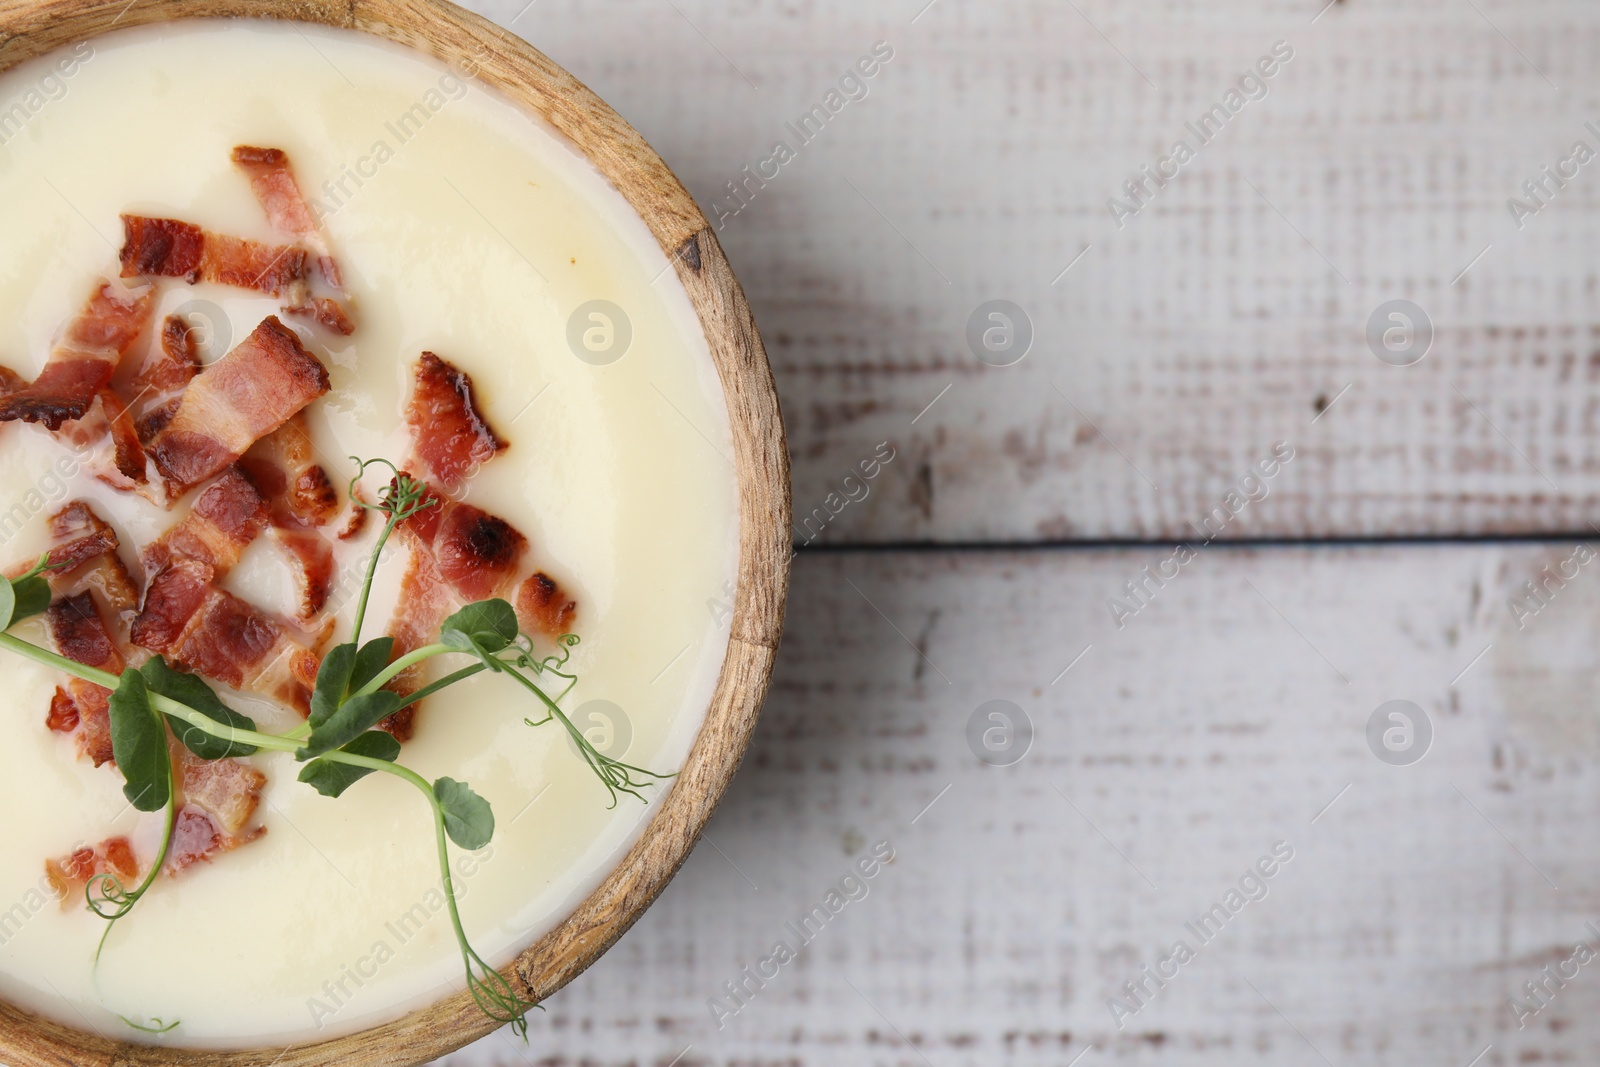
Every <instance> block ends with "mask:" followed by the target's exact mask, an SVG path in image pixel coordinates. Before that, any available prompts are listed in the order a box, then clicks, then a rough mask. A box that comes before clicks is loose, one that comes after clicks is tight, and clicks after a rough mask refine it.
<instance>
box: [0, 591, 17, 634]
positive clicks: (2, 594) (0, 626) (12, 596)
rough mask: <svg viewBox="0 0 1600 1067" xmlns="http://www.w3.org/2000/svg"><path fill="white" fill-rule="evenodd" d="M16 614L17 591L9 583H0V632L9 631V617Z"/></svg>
mask: <svg viewBox="0 0 1600 1067" xmlns="http://www.w3.org/2000/svg"><path fill="white" fill-rule="evenodd" d="M16 612H17V591H16V590H15V589H13V588H12V587H11V583H10V582H9V581H0V630H9V629H11V621H12V619H11V617H12V616H13V615H15V614H16Z"/></svg>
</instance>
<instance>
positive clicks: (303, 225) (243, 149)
mask: <svg viewBox="0 0 1600 1067" xmlns="http://www.w3.org/2000/svg"><path fill="white" fill-rule="evenodd" d="M233 162H234V164H235V165H237V166H238V167H239V168H240V169H242V170H243V171H244V172H245V174H246V175H247V176H248V177H249V179H250V190H251V192H253V193H255V194H256V199H257V200H259V201H260V202H261V207H262V210H264V211H265V212H266V213H267V221H268V222H270V223H272V227H273V229H275V230H277V231H278V232H280V233H284V234H287V235H289V236H290V237H295V238H298V239H299V240H300V241H301V242H302V243H303V244H305V246H306V247H307V248H310V249H311V250H312V251H313V252H315V253H316V255H317V267H318V269H319V270H320V271H321V272H322V276H323V278H324V279H325V280H326V281H327V282H328V284H329V285H331V286H333V287H334V288H336V289H342V288H343V287H344V280H343V279H342V278H340V276H339V265H338V264H337V263H335V262H334V259H333V256H332V255H330V254H329V253H328V245H327V242H326V241H324V240H323V237H322V231H321V230H319V229H318V228H317V220H316V216H315V215H313V214H312V212H311V205H310V204H309V203H307V202H306V198H305V195H304V194H303V193H301V191H300V184H299V183H298V182H296V181H295V179H294V170H293V168H292V167H290V165H289V155H288V153H286V152H284V151H283V149H281V148H256V147H253V146H251V145H243V144H242V145H238V146H237V147H235V148H234V150H233Z"/></svg>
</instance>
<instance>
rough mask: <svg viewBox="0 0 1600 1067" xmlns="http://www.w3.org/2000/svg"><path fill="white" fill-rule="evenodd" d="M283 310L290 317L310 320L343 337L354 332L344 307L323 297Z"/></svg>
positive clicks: (354, 328)
mask: <svg viewBox="0 0 1600 1067" xmlns="http://www.w3.org/2000/svg"><path fill="white" fill-rule="evenodd" d="M283 310H284V312H285V313H287V314H290V315H295V316H298V317H300V318H306V319H311V320H312V321H313V322H316V323H317V324H318V325H320V326H322V327H323V328H324V329H327V330H331V331H332V332H334V333H336V334H340V335H342V336H344V337H349V336H350V335H351V334H353V333H355V332H356V326H355V323H353V322H351V321H350V316H349V315H348V314H346V313H345V310H344V305H342V304H340V303H339V302H338V301H337V300H331V299H329V298H328V297H325V296H319V297H313V298H312V299H309V300H307V301H305V302H304V303H302V304H290V305H289V306H287V307H285V308H284V309H283Z"/></svg>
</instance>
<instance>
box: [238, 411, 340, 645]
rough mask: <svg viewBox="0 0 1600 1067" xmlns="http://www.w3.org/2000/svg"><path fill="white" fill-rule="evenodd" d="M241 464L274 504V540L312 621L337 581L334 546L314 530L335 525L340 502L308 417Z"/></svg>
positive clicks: (261, 444)
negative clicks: (285, 557) (319, 456)
mask: <svg viewBox="0 0 1600 1067" xmlns="http://www.w3.org/2000/svg"><path fill="white" fill-rule="evenodd" d="M239 462H240V465H241V466H243V467H244V468H245V469H246V470H247V471H249V472H250V477H251V478H252V479H254V481H255V483H256V484H257V485H258V486H260V487H261V491H262V493H263V494H265V495H266V497H267V498H268V499H269V500H271V501H272V512H271V522H272V539H273V540H274V541H276V542H277V543H278V544H279V545H281V546H282V547H283V549H284V550H285V552H286V553H287V555H288V557H289V560H290V562H291V563H292V564H293V566H294V571H295V581H296V583H297V585H298V586H299V590H300V607H299V609H298V612H297V614H298V617H299V618H300V619H301V620H302V621H304V620H309V619H311V618H312V617H313V616H315V615H316V614H317V613H318V612H320V611H321V610H322V607H323V605H324V604H326V603H327V600H328V594H329V593H330V592H331V591H332V589H333V577H334V562H333V546H332V545H330V544H329V543H328V541H327V540H326V539H324V538H323V537H322V536H321V535H320V534H318V533H316V532H314V531H313V530H312V529H311V528H312V527H318V526H325V525H327V524H328V523H329V522H330V521H332V519H333V516H334V514H335V513H336V512H337V511H338V510H339V498H338V495H337V494H336V493H335V492H334V489H333V482H332V480H330V479H329V477H328V472H327V471H326V470H324V469H323V467H322V465H321V464H319V463H318V462H317V460H316V449H315V447H313V445H312V444H311V433H310V428H309V427H308V426H307V425H306V421H305V413H304V412H301V413H300V414H298V415H296V416H295V417H294V418H292V419H290V420H289V421H288V422H286V423H284V424H283V425H282V426H280V427H278V428H277V429H276V430H274V431H273V432H272V433H270V434H268V435H267V436H265V437H263V438H262V439H261V440H259V441H257V442H256V443H255V445H254V446H253V447H252V448H251V449H250V451H249V452H247V453H246V454H245V457H244V459H242V460H240V461H239Z"/></svg>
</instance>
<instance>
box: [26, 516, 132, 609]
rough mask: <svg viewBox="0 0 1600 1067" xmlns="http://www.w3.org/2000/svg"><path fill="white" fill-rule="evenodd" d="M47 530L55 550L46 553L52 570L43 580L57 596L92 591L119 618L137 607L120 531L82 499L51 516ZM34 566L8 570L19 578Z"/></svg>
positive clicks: (47, 572) (27, 565) (30, 564)
mask: <svg viewBox="0 0 1600 1067" xmlns="http://www.w3.org/2000/svg"><path fill="white" fill-rule="evenodd" d="M47 528H48V529H49V532H50V539H51V541H52V542H53V544H52V547H51V548H50V550H49V552H48V553H47V554H46V560H45V561H46V563H48V564H49V565H50V569H49V570H47V571H45V572H44V578H45V580H46V581H47V582H49V583H50V589H51V591H52V592H54V593H55V595H56V596H58V597H63V596H72V595H74V594H77V593H81V592H83V591H84V590H86V589H93V590H94V591H95V593H96V594H98V596H99V598H100V600H101V601H102V602H103V603H105V604H106V605H107V606H109V607H110V608H111V609H112V610H113V611H115V612H117V613H118V615H119V616H123V615H125V614H126V613H127V612H129V611H131V609H132V608H133V607H134V606H135V605H137V604H138V602H139V591H138V589H137V588H136V587H135V586H134V584H133V579H132V578H131V577H130V576H129V574H128V568H127V567H125V566H124V565H123V563H122V557H121V556H119V555H118V554H117V545H118V542H117V532H116V531H115V530H113V529H112V528H111V527H110V526H109V525H107V524H106V522H105V520H104V519H102V518H100V516H99V515H97V514H95V512H94V509H93V508H91V507H90V506H89V505H88V504H87V503H85V502H84V501H82V500H75V501H73V502H72V503H70V504H68V505H67V506H66V507H64V508H62V509H61V510H60V511H58V512H56V513H55V514H54V515H51V516H50V518H49V520H48V524H47ZM32 566H33V561H32V560H29V561H28V562H26V563H19V564H17V565H15V566H13V567H11V568H10V569H9V570H8V571H6V575H7V577H12V578H14V577H16V576H17V575H19V574H23V573H24V572H26V571H27V570H29V569H30V568H31V567H32Z"/></svg>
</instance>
